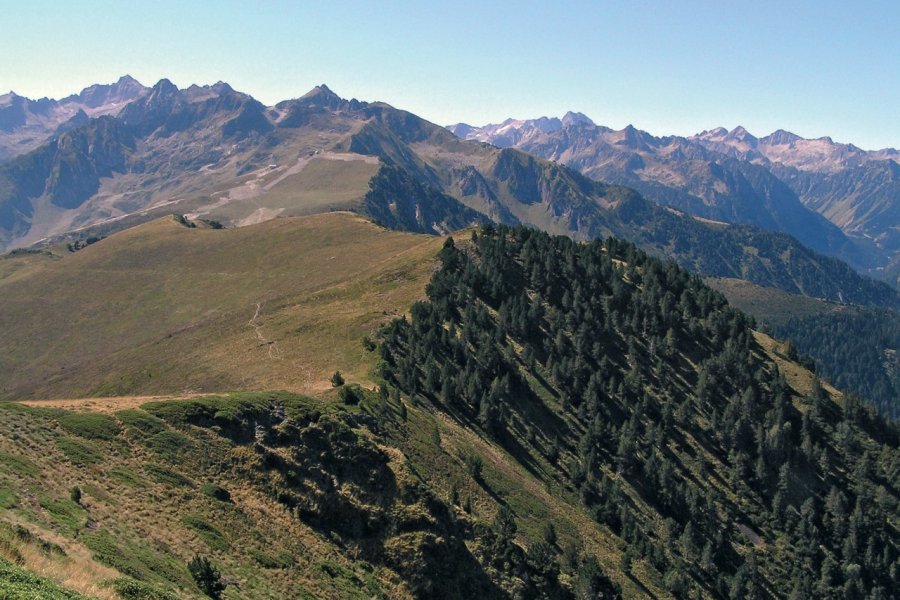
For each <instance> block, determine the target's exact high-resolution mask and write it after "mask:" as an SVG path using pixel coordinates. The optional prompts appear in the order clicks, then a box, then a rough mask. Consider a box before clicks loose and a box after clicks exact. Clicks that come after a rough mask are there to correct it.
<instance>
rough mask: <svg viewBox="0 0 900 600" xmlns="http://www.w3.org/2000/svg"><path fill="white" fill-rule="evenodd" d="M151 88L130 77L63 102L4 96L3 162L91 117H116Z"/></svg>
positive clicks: (0, 103) (0, 106)
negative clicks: (127, 105)
mask: <svg viewBox="0 0 900 600" xmlns="http://www.w3.org/2000/svg"><path fill="white" fill-rule="evenodd" d="M146 92H147V88H146V87H144V86H143V85H141V84H140V83H139V82H138V81H137V80H135V79H134V78H133V77H130V76H129V75H125V76H124V77H121V78H120V79H119V80H118V81H117V82H116V83H113V84H109V85H92V86H90V87H87V88H85V89H83V90H82V91H81V92H80V93H78V94H73V95H71V96H68V97H66V98H63V99H62V100H52V99H50V98H41V99H40V100H31V99H29V98H25V97H24V96H19V95H18V94H16V93H15V92H10V93H8V94H4V95H2V96H0V162H3V161H5V160H9V159H11V158H14V157H16V156H19V155H21V154H24V153H26V152H29V151H31V150H33V149H35V148H37V147H38V146H40V145H41V144H43V143H45V142H46V141H47V140H48V139H49V138H51V137H52V136H54V135H55V134H58V133H60V132H62V131H66V130H69V129H73V128H75V127H78V126H81V125H84V124H86V123H87V122H88V120H89V119H90V118H91V117H99V116H102V115H115V114H117V113H118V112H119V111H121V110H122V108H124V106H125V105H126V104H128V103H129V102H131V101H133V100H135V99H137V98H139V97H141V96H143V95H144V94H145V93H146Z"/></svg>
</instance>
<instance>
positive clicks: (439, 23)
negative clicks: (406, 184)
mask: <svg viewBox="0 0 900 600" xmlns="http://www.w3.org/2000/svg"><path fill="white" fill-rule="evenodd" d="M38 6H40V9H38V8H37V7H38ZM0 14H3V20H2V22H0V56H2V57H3V58H2V60H0V93H5V92H6V91H7V90H13V91H15V92H17V93H18V94H21V95H24V96H28V97H31V98H39V97H45V96H46V97H52V98H60V97H64V96H66V95H68V94H71V93H74V92H77V91H78V90H80V89H82V88H84V87H86V86H88V85H90V84H92V83H111V82H113V81H115V80H116V79H118V78H119V76H121V75H124V74H126V73H127V74H130V75H132V76H134V77H135V78H137V79H138V80H139V81H141V82H142V83H144V84H145V85H152V84H153V83H155V82H156V81H158V80H159V79H161V78H168V79H170V80H171V81H172V82H174V83H175V84H176V85H178V86H179V87H186V86H188V85H190V84H192V83H198V84H208V83H214V82H216V81H219V80H222V81H226V82H228V83H229V84H231V85H232V86H233V87H234V88H235V89H238V90H240V91H244V92H247V93H249V94H251V95H252V96H254V97H255V98H257V99H259V100H260V101H262V102H264V103H266V104H274V103H275V102H278V101H279V100H284V99H288V98H295V97H298V96H301V95H302V94H304V93H305V92H307V91H308V90H309V89H311V88H312V87H313V86H315V85H318V84H320V83H326V84H327V85H328V86H329V87H330V88H331V89H332V90H334V91H335V92H336V93H338V94H339V95H341V96H343V97H345V98H358V99H360V100H368V101H374V100H381V101H385V102H388V103H390V104H392V105H393V106H396V107H398V108H403V109H406V110H409V111H411V112H414V113H416V114H418V115H420V116H422V117H424V118H426V119H428V120H430V121H433V122H436V123H440V124H442V125H445V124H450V123H456V122H460V121H462V122H466V123H470V124H473V125H482V124H485V123H489V122H500V121H502V120H504V119H506V118H508V117H515V118H535V117H539V116H544V115H546V116H562V115H563V114H565V112H567V111H569V110H572V111H577V112H582V113H585V114H586V115H588V116H589V117H591V118H592V119H593V120H594V121H595V122H597V123H599V124H603V125H607V126H610V127H614V128H617V129H618V128H621V127H624V126H625V125H628V124H633V125H634V126H636V127H638V128H640V129H644V130H647V131H650V132H651V133H653V134H655V135H668V134H677V135H690V134H693V133H697V132H699V131H702V130H704V129H712V128H714V127H717V126H724V127H726V128H728V129H732V128H733V127H735V126H737V125H742V126H744V127H746V128H747V129H748V130H749V131H751V132H752V133H754V134H756V135H758V136H762V135H766V134H768V133H771V132H772V131H774V130H776V129H787V130H789V131H793V132H795V133H797V134H799V135H802V136H804V137H820V136H825V135H828V136H831V137H832V138H833V139H834V140H835V141H841V142H852V143H854V144H856V145H857V146H860V147H863V148H867V149H875V148H883V147H895V148H896V147H900V2H898V1H896V0H889V1H864V0H857V1H854V2H850V1H849V0H848V1H846V2H832V1H829V0H818V1H794V0H780V1H777V2H774V1H769V0H757V1H737V0H708V1H700V0H684V1H678V0H668V1H649V0H647V1H640V0H634V1H628V0H618V1H609V2H607V1H600V0H596V1H589V0H583V1H570V2H566V1H555V2H549V1H545V2H535V1H531V0H519V1H515V2H512V1H510V2H501V1H497V0H495V1H492V0H487V1H484V0H481V1H473V2H468V1H466V2H454V1H451V0H445V1H443V2H428V1H422V2H413V1H403V0H395V1H391V0H384V1H381V2H377V1H372V0H369V1H367V2H356V1H352V0H343V1H341V0H334V1H328V0H316V1H312V2H305V1H294V2H284V1H276V0H257V1H256V2H246V1H231V0H217V1H214V2H213V1H198V0H194V1H191V0H180V1H177V2H173V1H169V0H155V1H152V2H151V1H148V2H122V1H92V2H83V1H77V0H68V1H63V0H48V1H45V2H42V3H33V2H22V1H21V0H15V1H11V0H0Z"/></svg>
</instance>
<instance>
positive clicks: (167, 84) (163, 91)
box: [152, 78, 178, 96]
mask: <svg viewBox="0 0 900 600" xmlns="http://www.w3.org/2000/svg"><path fill="white" fill-rule="evenodd" d="M152 92H153V94H155V95H163V96H170V95H172V94H176V93H178V86H176V85H175V84H174V83H172V82H171V81H169V80H168V79H166V78H163V79H160V80H159V81H157V82H156V85H154V86H153V88H152Z"/></svg>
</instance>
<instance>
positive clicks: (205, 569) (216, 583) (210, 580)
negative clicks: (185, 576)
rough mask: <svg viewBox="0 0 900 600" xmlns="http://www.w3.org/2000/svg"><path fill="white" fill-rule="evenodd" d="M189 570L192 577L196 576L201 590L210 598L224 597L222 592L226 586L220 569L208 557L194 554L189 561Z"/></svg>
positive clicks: (196, 581) (195, 580) (195, 578)
mask: <svg viewBox="0 0 900 600" xmlns="http://www.w3.org/2000/svg"><path fill="white" fill-rule="evenodd" d="M188 571H190V573H191V577H193V578H194V582H195V583H196V584H197V587H198V588H200V591H201V592H203V593H204V594H206V595H207V596H209V597H210V598H215V599H218V598H221V597H222V592H224V591H225V587H226V586H225V583H224V582H223V581H222V576H221V575H220V574H219V570H218V569H217V568H216V567H214V566H213V564H212V563H211V562H209V559H208V558H206V557H205V556H199V555H197V556H194V558H193V559H191V562H189V563H188Z"/></svg>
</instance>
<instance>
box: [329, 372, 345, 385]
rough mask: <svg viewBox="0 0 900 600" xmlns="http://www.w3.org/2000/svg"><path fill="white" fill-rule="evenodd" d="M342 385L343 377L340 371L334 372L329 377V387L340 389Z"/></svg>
mask: <svg viewBox="0 0 900 600" xmlns="http://www.w3.org/2000/svg"><path fill="white" fill-rule="evenodd" d="M342 385H344V376H343V375H341V372H340V371H335V372H334V375H332V376H331V387H341V386H342Z"/></svg>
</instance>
